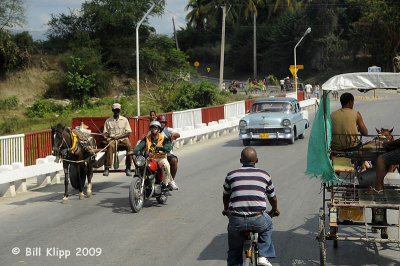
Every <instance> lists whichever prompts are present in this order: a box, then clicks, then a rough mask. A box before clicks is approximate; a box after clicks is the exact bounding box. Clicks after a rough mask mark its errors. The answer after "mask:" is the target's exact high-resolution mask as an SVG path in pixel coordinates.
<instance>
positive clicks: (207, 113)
mask: <svg viewBox="0 0 400 266" xmlns="http://www.w3.org/2000/svg"><path fill="white" fill-rule="evenodd" d="M224 118H225V109H224V106H223V105H217V106H210V107H203V108H201V120H202V123H206V124H207V125H208V123H209V122H212V121H218V120H220V119H224Z"/></svg>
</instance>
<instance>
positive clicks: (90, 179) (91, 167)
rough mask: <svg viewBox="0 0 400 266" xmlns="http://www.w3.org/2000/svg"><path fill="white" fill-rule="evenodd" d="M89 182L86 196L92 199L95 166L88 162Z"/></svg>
mask: <svg viewBox="0 0 400 266" xmlns="http://www.w3.org/2000/svg"><path fill="white" fill-rule="evenodd" d="M86 176H87V180H88V184H87V188H86V196H87V197H90V196H92V177H93V164H92V162H91V161H89V162H88V164H87V173H86Z"/></svg>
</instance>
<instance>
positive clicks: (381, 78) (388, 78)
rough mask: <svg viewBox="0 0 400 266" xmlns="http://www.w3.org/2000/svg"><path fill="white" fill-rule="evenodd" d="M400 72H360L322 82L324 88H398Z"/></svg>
mask: <svg viewBox="0 0 400 266" xmlns="http://www.w3.org/2000/svg"><path fill="white" fill-rule="evenodd" d="M398 88H400V73H390V72H359V73H347V74H341V75H337V76H334V77H332V78H330V79H329V80H328V81H326V82H325V83H324V84H322V89H323V90H330V91H332V90H349V89H364V90H370V89H398Z"/></svg>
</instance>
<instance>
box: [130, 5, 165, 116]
mask: <svg viewBox="0 0 400 266" xmlns="http://www.w3.org/2000/svg"><path fill="white" fill-rule="evenodd" d="M160 1H161V0H156V1H154V3H153V5H152V6H151V7H150V9H149V10H148V11H147V12H146V14H145V15H144V16H143V18H142V19H141V20H140V21H139V23H138V24H137V25H136V96H137V116H138V117H139V116H140V95H139V93H140V90H139V27H140V25H142V23H143V21H144V20H145V19H146V17H147V16H148V15H149V14H150V12H151V11H152V10H153V9H154V7H155V6H156V5H157V4H158V3H159V2H160Z"/></svg>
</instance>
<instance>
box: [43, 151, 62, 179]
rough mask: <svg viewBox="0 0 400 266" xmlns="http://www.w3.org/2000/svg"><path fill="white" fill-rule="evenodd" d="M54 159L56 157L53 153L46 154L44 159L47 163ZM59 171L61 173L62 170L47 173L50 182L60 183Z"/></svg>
mask: <svg viewBox="0 0 400 266" xmlns="http://www.w3.org/2000/svg"><path fill="white" fill-rule="evenodd" d="M55 159H56V157H55V156H53V155H48V156H46V161H47V162H48V163H52V162H54V160H55ZM61 173H63V171H57V172H53V173H50V174H49V175H50V182H51V184H60V183H61V180H60V176H61Z"/></svg>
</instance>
